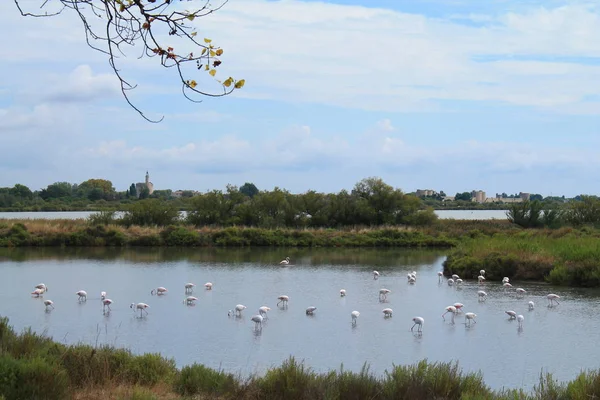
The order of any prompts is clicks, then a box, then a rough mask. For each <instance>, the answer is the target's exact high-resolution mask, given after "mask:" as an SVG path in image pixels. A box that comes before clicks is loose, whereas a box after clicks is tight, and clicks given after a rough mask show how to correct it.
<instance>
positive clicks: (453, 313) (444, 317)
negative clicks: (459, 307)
mask: <svg viewBox="0 0 600 400" xmlns="http://www.w3.org/2000/svg"><path fill="white" fill-rule="evenodd" d="M445 310H446V312H445V313H443V314H442V318H443V319H444V321H445V320H446V314H448V313H452V321H451V322H452V324H454V315H455V314H456V307H454V306H448V307H446V308H445Z"/></svg>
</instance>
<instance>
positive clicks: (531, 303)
mask: <svg viewBox="0 0 600 400" xmlns="http://www.w3.org/2000/svg"><path fill="white" fill-rule="evenodd" d="M527 305H528V307H529V311H532V310H533V309H534V308H535V303H534V302H533V301H530V302H529V303H527Z"/></svg>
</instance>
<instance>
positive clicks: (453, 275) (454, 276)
mask: <svg viewBox="0 0 600 400" xmlns="http://www.w3.org/2000/svg"><path fill="white" fill-rule="evenodd" d="M458 278H460V276H458V275H456V274H452V279H454V280H457V279H458Z"/></svg>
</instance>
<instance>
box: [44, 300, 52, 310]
mask: <svg viewBox="0 0 600 400" xmlns="http://www.w3.org/2000/svg"><path fill="white" fill-rule="evenodd" d="M44 305H45V306H46V310H47V309H48V307H52V308H53V309H54V302H53V301H52V300H44Z"/></svg>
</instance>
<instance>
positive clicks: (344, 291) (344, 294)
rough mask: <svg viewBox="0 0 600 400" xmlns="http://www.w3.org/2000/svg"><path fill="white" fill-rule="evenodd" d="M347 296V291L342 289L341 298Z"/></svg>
mask: <svg viewBox="0 0 600 400" xmlns="http://www.w3.org/2000/svg"><path fill="white" fill-rule="evenodd" d="M344 296H346V289H340V297H344Z"/></svg>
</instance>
